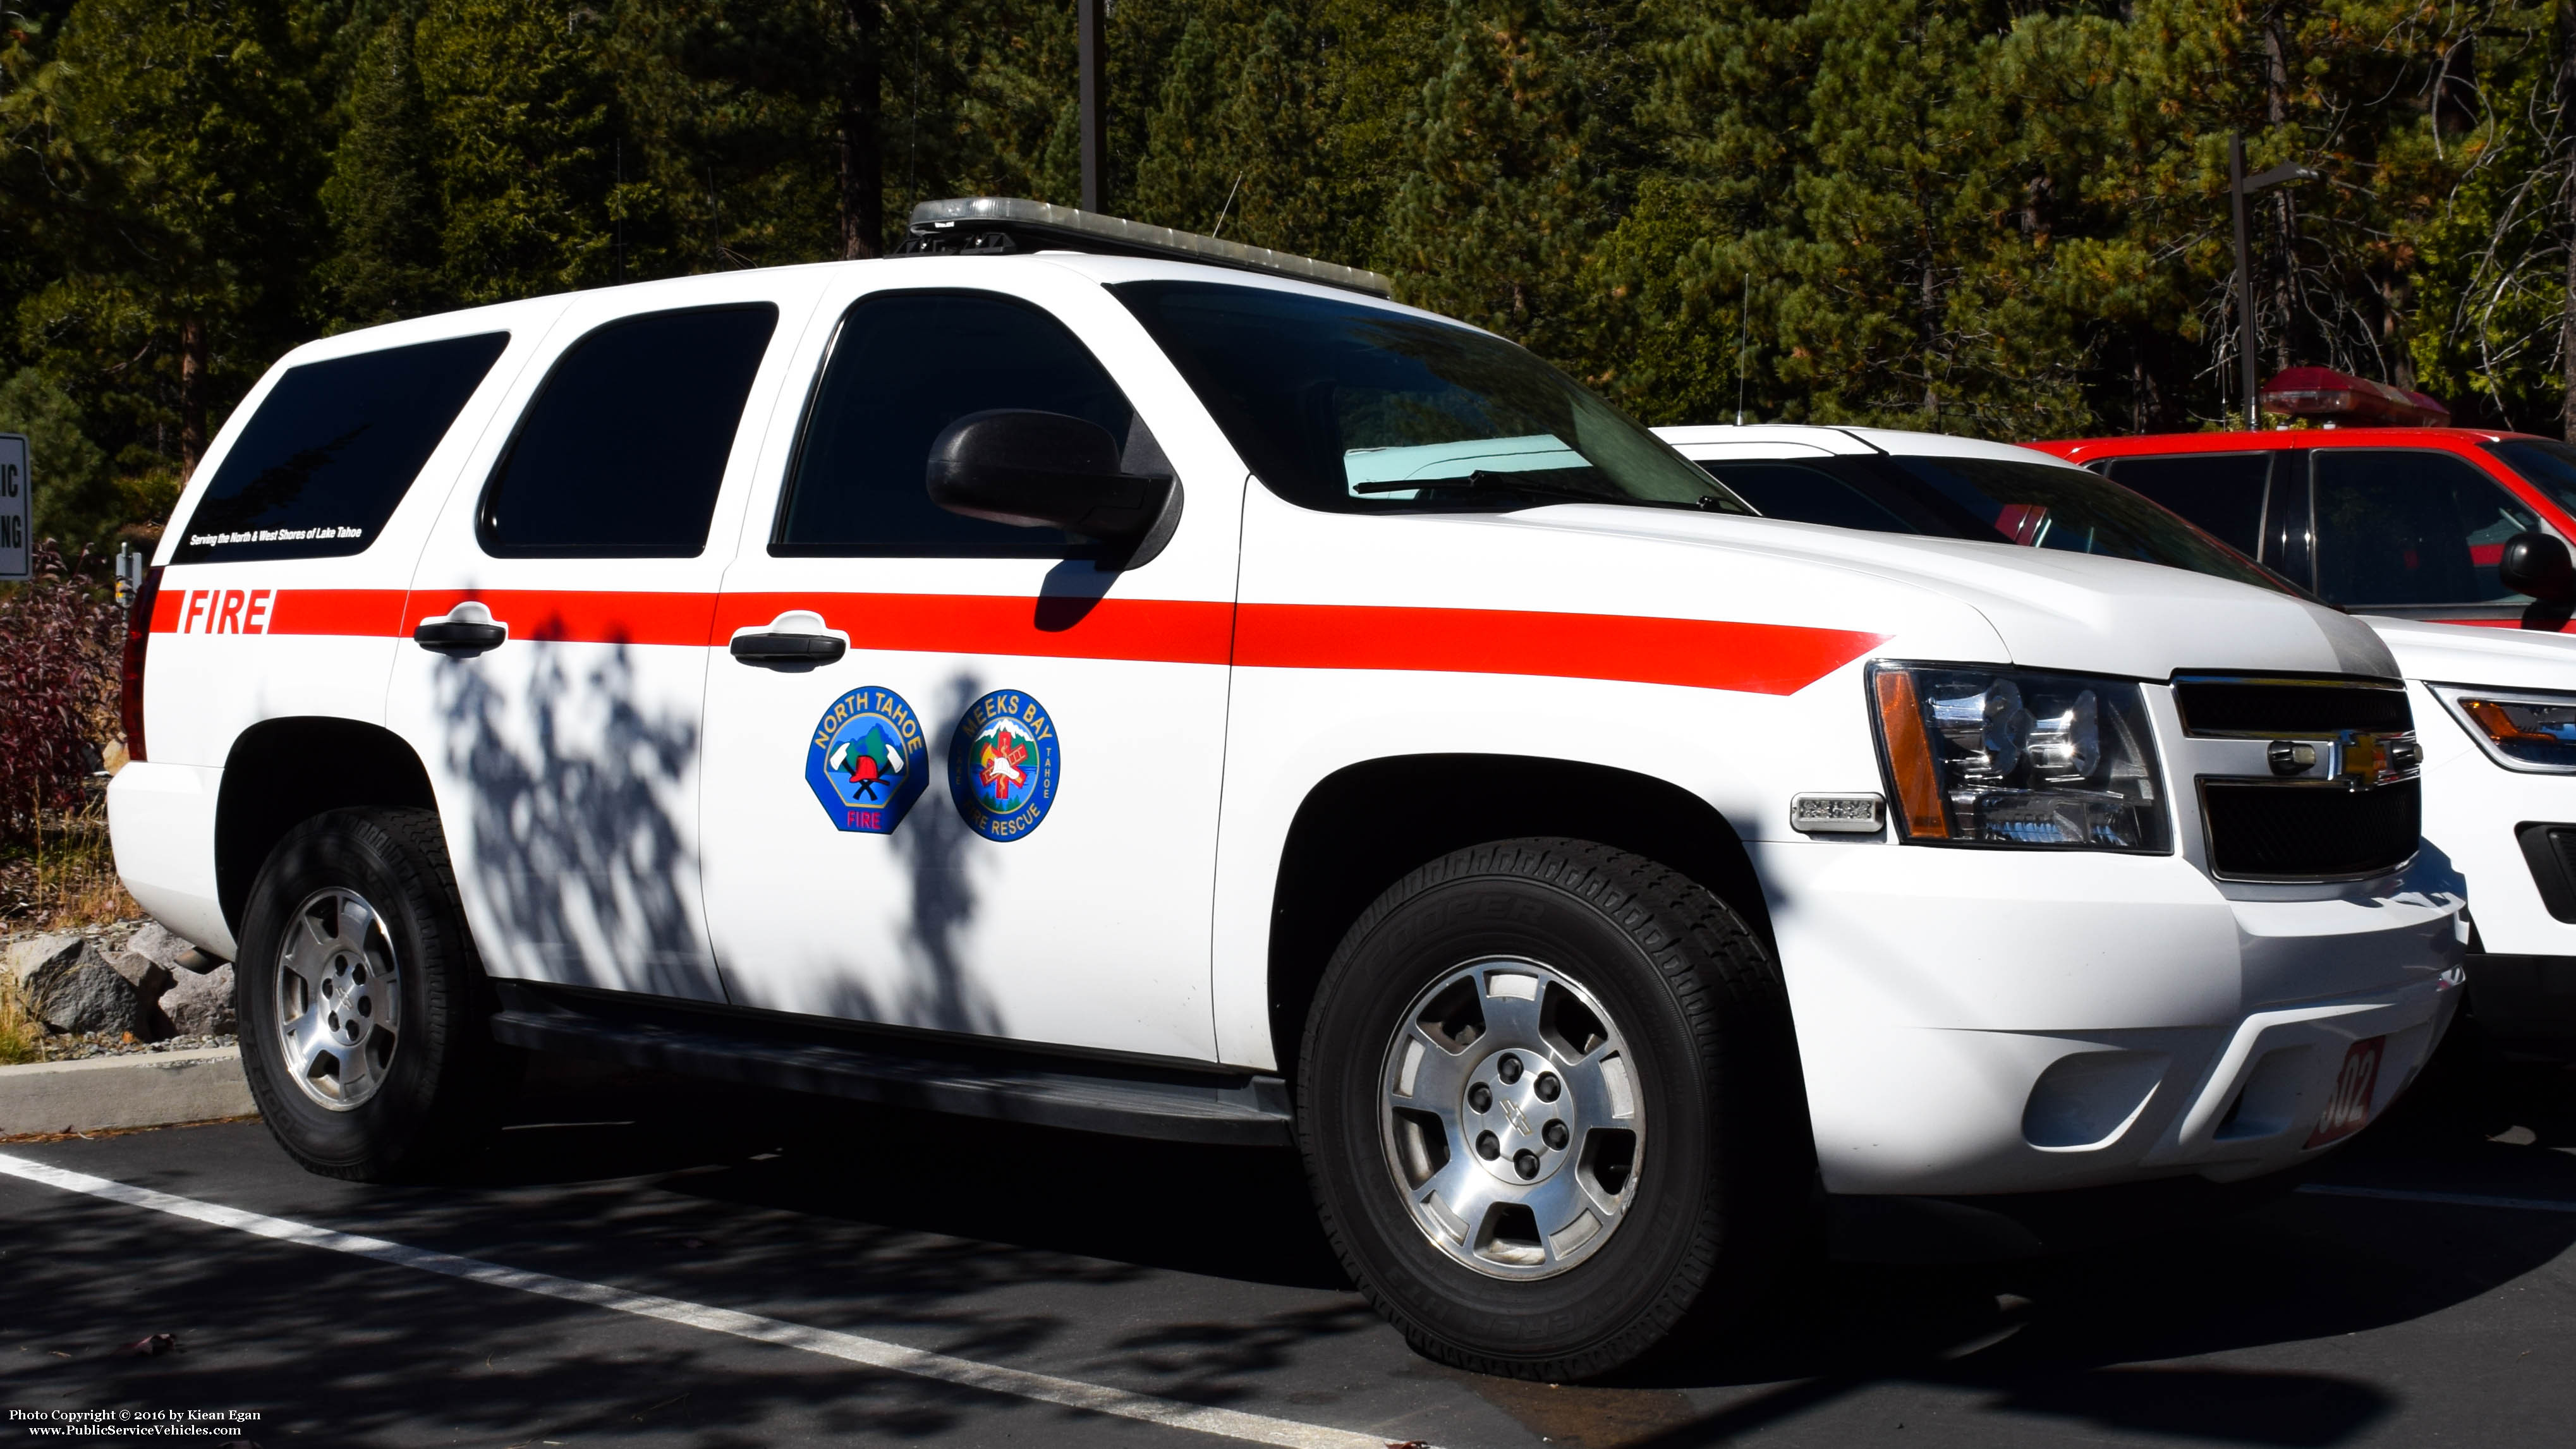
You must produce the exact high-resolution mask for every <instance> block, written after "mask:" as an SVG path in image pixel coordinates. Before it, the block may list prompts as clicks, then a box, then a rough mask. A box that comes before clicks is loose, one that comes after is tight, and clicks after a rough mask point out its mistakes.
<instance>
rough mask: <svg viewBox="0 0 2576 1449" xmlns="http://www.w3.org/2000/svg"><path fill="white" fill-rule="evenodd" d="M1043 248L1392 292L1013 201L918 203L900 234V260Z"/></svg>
mask: <svg viewBox="0 0 2576 1449" xmlns="http://www.w3.org/2000/svg"><path fill="white" fill-rule="evenodd" d="M1042 247H1052V248H1056V249H1059V250H1063V251H1076V252H1094V253H1099V254H1103V255H1107V256H1128V257H1159V258H1163V259H1165V260H1169V261H1176V262H1202V263H1206V264H1208V265H1211V266H1219V267H1237V268H1240V269H1242V270H1244V271H1247V272H1267V273H1269V274H1271V275H1272V276H1277V277H1294V278H1296V279H1297V280H1298V281H1301V282H1320V283H1322V284H1323V285H1325V286H1327V287H1342V288H1346V289H1348V290H1350V291H1354V292H1366V293H1368V294H1369V295H1370V296H1373V297H1385V296H1390V295H1392V294H1393V292H1394V284H1393V283H1391V282H1389V281H1388V280H1387V279H1386V278H1384V277H1382V276H1379V275H1378V274H1377V273H1375V272H1364V271H1361V270H1360V269H1359V268H1357V267H1345V266H1338V265H1336V264H1334V263H1332V262H1319V261H1317V260H1315V259H1314V258H1313V257H1301V256H1297V255H1295V254H1293V253H1290V252H1274V251H1272V250H1270V249H1269V248H1268V247H1248V246H1245V245H1244V244H1243V243H1241V242H1230V241H1219V240H1218V239H1217V238H1215V237H1212V236H1200V235H1198V234H1197V233H1196V232H1187V231H1174V230H1172V229H1171V228H1170V227H1167V226H1147V225H1146V224H1144V223H1143V222H1138V221H1129V220H1127V219H1125V218H1124V217H1116V216H1102V215H1100V214H1099V213H1098V212H1092V211H1077V210H1075V209H1074V208H1072V207H1070V206H1056V205H1054V204H1052V203H1049V202H1044V201H1029V200H1026V199H1024V198H1021V197H1016V196H961V197H957V198H955V199H953V200H949V201H925V202H923V203H921V204H920V205H919V206H916V207H914V208H913V209H912V224H911V225H910V226H909V227H907V228H905V236H904V242H903V249H902V254H903V255H907V256H921V255H938V254H954V253H963V254H968V255H973V254H979V253H992V254H1002V253H1009V252H1015V251H1036V250H1038V249H1040V248H1042Z"/></svg>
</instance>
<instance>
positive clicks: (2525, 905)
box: [1656, 424, 2576, 1059]
mask: <svg viewBox="0 0 2576 1449" xmlns="http://www.w3.org/2000/svg"><path fill="white" fill-rule="evenodd" d="M1656 432H1657V434H1658V435H1659V436H1661V437H1663V438H1664V439H1665V440H1666V441H1667V442H1670V443H1672V444H1673V445H1674V446H1675V447H1677V448H1678V449H1680V450H1681V453H1682V455H1683V456H1684V457H1687V458H1690V459H1692V460H1693V461H1695V462H1698V463H1699V464H1700V465H1701V466H1703V467H1704V468H1706V469H1708V471H1709V472H1710V473H1711V474H1712V475H1714V476H1715V477H1717V478H1719V479H1721V480H1723V481H1725V482H1726V483H1727V485H1728V486H1729V487H1730V488H1731V489H1733V490H1734V491H1735V492H1736V493H1737V494H1738V495H1739V496H1741V497H1743V498H1744V499H1745V500H1746V501H1747V502H1749V503H1751V504H1752V505H1753V506H1754V507H1755V508H1756V509H1758V510H1759V511H1760V512H1762V514H1763V515H1764V516H1766V517H1773V518H1791V519H1799V520H1802V521H1806V522H1815V523H1830V524H1834V525H1837V526H1841V527H1849V528H1862V529H1870V530H1874V531H1882V532H1899V533H1918V534H1930V535H1933V536H1938V537H1955V538H1974V539H1978V540H1980V541H1984V542H1990V543H2019V544H2025V545H2030V546H2034V547H2038V548H2043V549H2060V550H2069V551H2073V552H2078V553H2086V552H2089V553H2103V554H2109V555H2112V556H2114V557H2123V558H2140V559H2148V560H2151V561H2155V562H2161V563H2166V564H2170V565H2172V566H2174V567H2177V568H2187V569H2193V570H2196V571H2198V572H2202V573H2214V574H2218V575H2220V576H2222V577H2231V578H2245V579H2248V580H2251V581H2257V582H2259V581H2262V580H2263V579H2264V578H2265V577H2267V576H2269V575H2268V571H2264V572H2263V573H2257V572H2256V570H2257V565H2255V564H2254V563H2253V562H2252V561H2251V560H2249V559H2246V558H2245V557H2244V556H2243V555H2241V554H2239V553H2237V552H2236V551H2235V550H2233V549H2230V548H2228V547H2227V546H2226V545H2225V544H2222V543H2220V542H2219V541H2218V540H2216V539H2215V538H2213V537H2211V536H2210V535H2208V534H2207V533H2206V532H2204V531H2202V530H2201V529H2199V528H2197V527H2195V526H2193V525H2192V524H2190V523H2189V522H2187V521H2186V520H2184V519H2182V518H2181V517H2179V516H2178V515H2175V514H2173V513H2171V512H2170V511H2168V510H2166V509H2165V508H2163V507H2162V506H2161V505H2159V504H2156V503H2155V502H2153V501H2151V500H2149V499H2146V498H2144V497H2142V496H2140V495H2138V494H2136V493H2133V492H2131V491H2130V490H2128V489H2125V488H2122V487H2120V486H2119V485H2118V484H2116V483H2113V482H2110V481H2107V480H2105V479H2103V478H2102V477H2101V475H2099V474H2097V473H2094V472H2092V471H2091V470H2089V469H2085V468H2079V467H2077V466H2076V465H2074V464H2072V463H2069V462H2067V461H2065V460H2064V459H2062V458H2059V457H2057V456H2055V455H2053V454H2051V453H2047V452H2042V451H2039V450H2037V449H2032V448H2020V447H2014V446H2012V445H2011V444H2008V443H1989V442H1981V441H1977V440H1975V439H1967V438H1952V437H1946V436H1943V435H1941V434H1937V433H1916V432H1904V431H1899V430H1895V429H1887V428H1828V427H1801V426H1788V425H1779V424H1762V425H1755V426H1749V427H1690V428H1658V429H1656ZM2554 543H2555V540H2553V539H2548V538H2542V539H2540V540H2538V542H2537V543H2536V544H2533V543H2526V544H2521V545H2515V546H2513V547H2512V548H2511V550H2510V551H2511V553H2512V554H2513V555H2514V556H2513V557H2511V558H2509V559H2508V560H2507V561H2506V562H2505V563H2504V565H2503V567H2504V568H2505V570H2506V571H2507V572H2508V573H2510V574H2511V575H2512V577H2511V578H2510V579H2509V580H2508V582H2509V583H2510V584H2511V585H2512V586H2513V587H2515V588H2518V589H2519V590H2520V591H2522V592H2524V593H2528V594H2535V595H2538V596H2541V597H2542V598H2543V599H2544V601H2554V602H2559V603H2564V602H2566V601H2567V599H2568V597H2569V595H2570V593H2571V592H2576V587H2572V586H2571V581H2570V579H2569V578H2568V570H2567V565H2566V552H2565V550H2564V548H2563V546H2560V547H2558V548H2556V549H2555V550H2554V551H2553V549H2552V548H2551V547H2550V545H2552V544H2554ZM2526 553H2527V555H2528V556H2525V555H2526ZM2270 577H2277V576H2270ZM2283 586H2284V587H2288V586H2287V585H2283ZM2357 617H2359V618H2360V619H2361V621H2362V622H2363V623H2365V624H2368V625H2369V626H2370V627H2371V629H2372V630H2373V632H2375V633H2377V634H2378V635H2379V637H2380V639H2381V640H2382V641H2383V642H2384V643H2386V644H2387V646H2388V649H2389V651H2390V653H2391V655H2392V656H2393V657H2394V658H2395V660H2396V661H2397V665H2398V667H2399V668H2400V669H2401V670H2403V671H2404V673H2405V676H2406V680H2407V687H2408V692H2409V695H2410V702H2411V704H2412V706H2413V714H2414V718H2415V720H2416V722H2417V725H2416V728H2417V733H2418V738H2419V741H2420V743H2421V745H2422V748H2423V758H2424V765H2423V786H2424V839H2425V842H2426V846H2427V859H2428V860H2437V861H2439V862H2444V863H2447V865H2448V867H2449V868H2450V869H2452V870H2455V871H2457V872H2458V873H2459V874H2460V875H2461V876H2462V877H2463V878H2464V879H2465V881H2466V882H2467V889H2468V895H2469V914H2470V919H2471V922H2472V927H2473V929H2472V934H2471V937H2470V946H2469V956H2468V958H2467V962H2466V967H2467V971H2468V978H2469V993H2468V994H2469V1009H2470V1011H2471V1012H2472V1013H2473V1014H2474V1015H2475V1017H2476V1019H2477V1021H2478V1024H2479V1026H2480V1027H2481V1028H2482V1029H2483V1030H2484V1031H2485V1032H2486V1033H2487V1035H2488V1036H2489V1037H2491V1038H2492V1039H2493V1040H2494V1041H2495V1042H2496V1043H2497V1044H2498V1045H2499V1046H2501V1047H2502V1048H2503V1049H2504V1050H2505V1051H2506V1052H2508V1053H2509V1054H2513V1055H2527V1056H2546V1057H2552V1058H2560V1059H2563V1058H2566V1057H2568V1056H2570V1055H2571V1054H2576V635H2568V634H2564V633H2560V632H2557V631H2556V630H2555V629H2514V628H2509V627H2505V628H2498V627H2486V626H2484V625H2482V624H2464V623H2443V622H2436V621H2429V620H2420V619H2401V618H2395V617H2392V616H2388V615H2376V614H2362V615H2358V616H2357ZM2314 743H2315V745H2316V746H2317V747H2318V748H2332V747H2333V742H2332V741H2330V740H2328V739H2326V738H2324V737H2322V736H2320V737H2318V738H2317V739H2316V740H2315V741H2314Z"/></svg>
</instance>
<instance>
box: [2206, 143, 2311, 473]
mask: <svg viewBox="0 0 2576 1449" xmlns="http://www.w3.org/2000/svg"><path fill="white" fill-rule="evenodd" d="M2322 174H2323V173H2322V172H2317V171H2311V170H2309V169H2308V168H2307V167H2305V166H2301V165H2299V164H2298V163H2297V162H2295V161H2285V162H2282V163H2281V164H2280V165H2278V166H2275V167H2273V168H2272V169H2271V170H2269V171H2266V172H2263V173H2262V174H2261V175H2258V176H2247V175H2246V174H2245V137H2244V136H2243V135H2242V134H2235V135H2230V136H2229V137H2228V138H2227V200H2228V205H2229V207H2230V209H2231V210H2233V212H2234V213H2235V218H2236V356H2237V359H2238V362H2239V364H2240V366H2241V367H2242V370H2243V372H2244V376H2245V426H2246V428H2247V429H2248V430H2251V429H2255V428H2259V427H2261V426H2263V399H2262V398H2261V396H2260V395H2258V393H2257V392H2256V388H2258V387H2259V386H2260V384H2259V383H2257V382H2256V381H2255V380H2254V267H2253V263H2252V261H2251V260H2250V257H2249V254H2248V251H2247V248H2246V245H2245V198H2247V197H2249V196H2251V195H2253V194H2254V193H2255V192H2257V191H2262V190H2265V189H2266V188H2269V187H2274V186H2278V185H2280V184H2281V183H2282V182H2284V181H2314V180H2316V179H2317V178H2318V177H2319V176H2321V175H2322Z"/></svg>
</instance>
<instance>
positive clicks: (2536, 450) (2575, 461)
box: [2487, 438, 2576, 513]
mask: <svg viewBox="0 0 2576 1449" xmlns="http://www.w3.org/2000/svg"><path fill="white" fill-rule="evenodd" d="M2487 451H2488V452H2490V453H2493V454H2495V455H2496V456H2497V457H2499V458H2502V459H2504V461H2505V466H2506V467H2508V468H2511V469H2512V470H2513V471H2515V472H2516V473H2519V474H2521V475H2522V478H2523V481H2524V482H2526V483H2529V484H2530V485H2531V486H2532V487H2534V488H2537V489H2539V490H2540V491H2541V492H2542V493H2544V494H2546V495H2548V498H2549V501H2550V502H2552V503H2555V504H2557V505H2558V506H2559V507H2561V508H2563V509H2565V510H2567V511H2568V512H2570V513H2576V448H2571V447H2569V446H2567V445H2566V444H2565V443H2553V442H2551V441H2549V440H2548V439H2547V438H2507V439H2506V440H2504V441H2503V442H2501V443H2489V444H2487Z"/></svg>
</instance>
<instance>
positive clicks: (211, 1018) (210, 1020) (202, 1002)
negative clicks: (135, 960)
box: [161, 962, 238, 1036]
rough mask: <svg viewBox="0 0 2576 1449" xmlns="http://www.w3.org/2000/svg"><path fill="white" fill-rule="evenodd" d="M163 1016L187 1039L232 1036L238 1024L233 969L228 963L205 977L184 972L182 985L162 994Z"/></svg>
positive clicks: (181, 976)
mask: <svg viewBox="0 0 2576 1449" xmlns="http://www.w3.org/2000/svg"><path fill="white" fill-rule="evenodd" d="M161 1014H162V1015H164V1016H166V1017H168V1018H169V1019H170V1025H171V1026H173V1027H175V1028H177V1029H178V1030H179V1031H180V1032H181V1033H182V1034H183V1035H187V1036H231V1035H232V1034H233V1032H234V1030H235V1028H236V1027H237V1025H238V1022H237V1021H236V1020H235V1018H234V1014H233V968H232V965H231V963H229V962H227V963H225V964H223V965H221V966H217V967H216V968H215V969H214V970H212V971H209V972H207V973H206V974H205V975H203V976H199V975H196V974H195V973H193V972H182V973H180V976H179V984H177V985H176V986H173V987H171V988H170V989H169V990H168V991H165V992H163V993H161Z"/></svg>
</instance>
